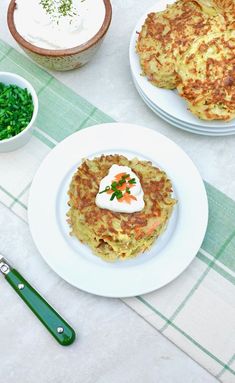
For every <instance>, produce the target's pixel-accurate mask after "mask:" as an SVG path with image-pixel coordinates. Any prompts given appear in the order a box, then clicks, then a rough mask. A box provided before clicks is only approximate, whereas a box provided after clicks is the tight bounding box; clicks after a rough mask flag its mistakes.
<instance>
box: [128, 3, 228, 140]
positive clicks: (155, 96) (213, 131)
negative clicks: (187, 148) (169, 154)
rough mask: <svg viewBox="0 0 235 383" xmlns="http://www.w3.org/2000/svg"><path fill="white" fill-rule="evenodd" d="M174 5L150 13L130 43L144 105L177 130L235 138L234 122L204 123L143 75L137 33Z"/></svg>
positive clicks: (158, 6)
mask: <svg viewBox="0 0 235 383" xmlns="http://www.w3.org/2000/svg"><path fill="white" fill-rule="evenodd" d="M169 3H174V0H160V1H158V2H157V4H156V6H154V7H152V8H151V9H149V10H147V11H146V13H145V14H144V15H143V16H142V17H141V19H140V20H139V22H138V23H137V25H136V27H135V28H134V31H133V34H132V37H131V42H130V50H129V57H130V67H131V72H132V76H133V80H134V84H135V86H136V89H137V91H138V92H139V94H140V96H141V98H142V99H143V101H144V102H145V103H146V104H147V105H148V107H149V108H150V109H152V111H153V112H154V113H156V114H157V115H158V116H159V117H161V118H162V119H163V120H165V121H167V122H168V123H169V124H171V125H174V126H175V127H177V128H180V129H183V130H186V131H188V132H191V133H195V134H203V135H207V136H226V135H232V134H235V120H232V121H227V122H226V121H203V120H200V119H199V118H197V117H196V116H194V115H193V114H192V113H191V112H190V111H189V110H188V109H187V104H186V102H185V100H184V99H183V98H181V97H180V96H179V94H178V92H177V91H176V90H174V91H172V90H167V89H162V88H157V87H156V86H154V85H152V84H151V82H149V81H148V80H147V78H146V77H145V76H142V75H141V72H142V71H141V67H140V63H139V57H138V55H137V53H136V50H135V47H136V39H137V37H138V34H137V32H140V30H141V27H142V25H143V24H144V21H145V19H146V17H147V14H148V13H150V12H157V11H162V10H164V9H165V8H166V6H167V4H169Z"/></svg>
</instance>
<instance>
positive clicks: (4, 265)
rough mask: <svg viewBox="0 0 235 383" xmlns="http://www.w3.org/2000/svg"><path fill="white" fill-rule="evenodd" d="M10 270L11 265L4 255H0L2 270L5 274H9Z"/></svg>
mask: <svg viewBox="0 0 235 383" xmlns="http://www.w3.org/2000/svg"><path fill="white" fill-rule="evenodd" d="M10 271H11V267H10V265H9V264H8V263H7V262H6V261H5V259H4V258H3V257H0V272H1V273H2V274H4V275H7V274H8V273H9V272H10Z"/></svg>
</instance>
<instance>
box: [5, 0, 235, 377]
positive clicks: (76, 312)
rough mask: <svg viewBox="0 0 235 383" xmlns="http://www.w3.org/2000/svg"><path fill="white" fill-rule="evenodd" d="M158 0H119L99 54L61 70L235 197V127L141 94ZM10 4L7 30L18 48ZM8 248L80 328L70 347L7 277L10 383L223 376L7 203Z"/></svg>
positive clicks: (88, 95)
mask: <svg viewBox="0 0 235 383" xmlns="http://www.w3.org/2000/svg"><path fill="white" fill-rule="evenodd" d="M155 1H156V0H145V1H142V0H113V1H112V3H113V11H114V12H113V22H112V25H111V28H110V31H109V34H108V36H107V38H106V39H105V41H104V44H103V46H102V47H101V49H100V51H99V52H98V54H97V56H96V57H95V58H94V60H93V61H92V62H91V63H90V64H89V65H87V66H86V67H84V68H82V69H81V70H79V71H75V72H70V73H57V74H55V76H56V77H57V78H59V79H60V80H61V81H63V82H64V83H66V84H67V85H69V86H70V87H71V88H73V89H74V90H75V91H77V92H78V93H79V94H80V95H82V96H84V97H85V98H86V99H88V100H89V101H91V102H92V103H93V104H95V105H96V106H97V107H99V108H101V109H102V110H103V111H105V112H106V113H108V114H109V115H111V116H112V117H113V118H115V119H116V120H118V121H127V122H133V123H137V124H142V125H145V126H148V127H150V128H153V129H156V130H158V131H160V132H162V133H163V134H165V135H166V136H168V137H170V138H171V139H173V140H174V141H176V142H177V143H178V144H180V145H181V146H182V147H183V148H184V150H185V151H186V152H187V153H188V154H189V155H190V156H191V158H192V159H193V160H194V162H195V163H196V165H197V166H198V168H199V170H200V172H201V174H202V176H203V178H204V179H206V180H207V181H209V182H211V183H212V184H213V185H215V186H217V187H218V188H219V189H220V190H222V191H224V192H225V193H227V194H228V195H230V196H231V197H232V198H235V150H234V147H235V136H232V137H225V138H221V137H220V138H208V137H203V136H196V135H193V134H189V133H186V132H183V131H180V130H177V129H176V128H174V127H171V126H169V125H168V124H167V123H165V122H163V121H161V120H160V119H159V118H158V117H156V116H155V115H154V114H153V113H152V112H151V111H150V110H149V109H148V108H147V107H146V106H145V104H144V103H143V102H142V100H141V99H140V98H139V96H138V94H137V92H136V90H135V88H134V86H133V83H132V80H131V77H130V72H129V63H128V44H129V38H130V34H131V31H132V29H133V27H134V25H135V24H136V21H137V19H138V18H139V17H140V16H141V15H142V13H143V12H144V11H145V9H146V8H148V7H150V6H151V5H152V4H154V3H155ZM8 3H9V0H1V4H0V25H1V29H0V33H1V34H0V37H1V38H3V39H4V40H5V41H7V42H8V43H10V44H12V45H13V46H15V47H16V44H15V43H14V41H13V40H12V38H11V36H10V34H9V32H8V30H7V26H6V9H7V5H8ZM0 227H1V230H0V251H2V252H4V253H5V254H6V255H8V257H9V259H10V260H11V261H12V263H13V264H14V265H15V266H16V267H17V268H18V269H19V271H20V272H21V273H22V274H24V275H25V276H26V277H27V278H28V279H29V281H31V282H32V281H33V284H34V286H35V287H36V288H38V289H39V290H40V291H41V293H42V294H43V295H44V296H45V297H46V298H47V299H48V301H49V302H50V303H52V304H53V305H54V306H55V307H56V308H57V309H58V310H59V312H60V313H61V314H62V315H64V316H65V317H66V319H67V320H68V321H69V322H70V323H71V324H72V325H73V327H74V329H75V330H76V332H78V339H77V341H76V342H75V343H74V345H72V346H70V347H68V348H62V347H61V346H59V345H57V344H56V343H55V342H54V340H53V339H52V338H51V337H50V336H49V335H48V334H47V332H46V331H45V330H44V328H43V327H42V326H41V325H40V323H39V322H38V321H37V320H36V319H35V318H34V317H33V315H32V314H31V312H29V310H27V309H26V308H25V306H24V304H23V303H22V302H21V301H20V300H19V298H18V297H17V296H16V294H15V293H14V292H13V291H12V289H11V288H10V287H9V286H8V285H7V283H6V282H5V281H4V280H3V278H0V292H1V293H0V312H1V315H0V365H1V374H0V383H13V382H14V383H15V382H16V381H17V382H24V383H32V382H34V383H41V382H43V383H60V382H61V383H62V382H66V383H77V382H79V383H80V382H81V383H93V382H97V383H110V382H112V383H116V382H117V383H120V382H122V383H131V382H135V383H142V382H146V383H155V382H156V383H178V382H179V383H182V382H187V383H213V382H214V383H215V382H216V379H215V378H213V377H212V376H211V375H210V374H208V373H207V372H206V371H205V370H204V369H202V368H201V367H200V366H198V365H197V364H196V363H195V362H194V361H192V360H191V359H190V358H189V357H188V356H187V355H185V354H184V353H183V352H181V351H180V350H179V349H178V348H177V347H175V346H174V345H173V344H171V343H170V342H169V341H168V340H166V339H165V338H164V337H163V336H162V335H161V334H159V333H158V332H157V331H156V330H155V329H154V328H152V327H151V326H150V325H149V324H148V323H146V322H145V321H144V320H143V319H142V318H140V317H139V316H138V315H136V313H134V312H133V311H131V310H130V309H129V308H128V307H127V306H125V305H124V304H123V303H122V302H121V301H120V300H114V299H105V298H98V297H94V296H92V295H89V294H86V293H83V292H81V291H79V290H77V289H75V288H73V287H71V286H69V285H68V284H67V283H65V282H64V281H63V280H61V279H60V278H59V277H57V275H55V274H54V273H53V272H52V271H51V270H50V269H49V268H48V267H47V265H46V264H45V263H44V262H43V260H42V258H41V257H40V255H39V254H38V252H37V250H36V248H35V246H34V244H33V242H32V239H31V236H30V233H29V229H28V226H27V225H26V224H25V223H23V222H22V221H21V220H20V219H19V218H17V217H16V216H15V215H14V214H12V213H11V212H10V211H9V210H8V209H6V208H5V207H3V206H1V205H0Z"/></svg>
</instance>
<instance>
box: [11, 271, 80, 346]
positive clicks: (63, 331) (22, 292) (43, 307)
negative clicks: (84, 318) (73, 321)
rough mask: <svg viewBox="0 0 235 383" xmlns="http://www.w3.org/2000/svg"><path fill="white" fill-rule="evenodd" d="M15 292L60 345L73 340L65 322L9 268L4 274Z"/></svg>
mask: <svg viewBox="0 0 235 383" xmlns="http://www.w3.org/2000/svg"><path fill="white" fill-rule="evenodd" d="M5 277H6V280H7V281H8V282H9V283H10V285H11V286H12V287H13V289H14V290H15V291H16V292H17V294H18V295H19V296H20V297H21V298H22V299H23V300H24V302H25V303H26V305H27V306H28V307H29V308H30V309H31V310H32V311H33V313H34V314H35V315H36V316H37V317H38V319H39V320H40V321H41V322H42V323H43V325H44V326H45V327H46V328H47V329H48V331H49V332H50V333H51V335H53V337H54V338H55V339H56V340H57V342H59V343H60V344H61V345H62V346H68V345H70V344H71V343H73V341H74V340H75V332H74V330H73V329H72V328H71V327H70V326H69V325H68V323H67V322H65V320H64V319H63V318H61V316H60V315H59V314H57V312H56V311H55V310H54V309H53V308H52V307H51V306H50V305H49V304H48V303H47V302H46V301H45V300H44V299H43V298H42V297H41V296H40V295H39V294H38V292H37V291H36V290H35V289H34V288H33V287H31V286H30V284H29V283H28V282H27V281H26V280H25V279H24V278H23V277H22V275H20V274H19V273H18V271H16V270H15V269H10V271H9V272H8V273H7V274H6V275H5Z"/></svg>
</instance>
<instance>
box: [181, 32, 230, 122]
mask: <svg viewBox="0 0 235 383" xmlns="http://www.w3.org/2000/svg"><path fill="white" fill-rule="evenodd" d="M178 73H179V75H180V77H181V83H180V84H179V85H178V91H179V93H180V95H181V96H182V97H184V98H185V99H186V100H187V102H188V105H189V108H190V110H191V111H192V112H193V113H194V114H195V115H197V116H198V117H199V118H202V119H205V120H215V119H217V120H230V119H232V118H234V117H235V32H233V31H232V30H229V31H226V32H223V33H219V34H212V35H207V36H204V37H201V38H199V39H197V41H196V42H195V43H194V44H193V45H192V47H191V48H190V49H188V51H187V52H186V53H185V55H184V56H183V57H182V59H181V61H180V62H179V65H178Z"/></svg>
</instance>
